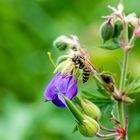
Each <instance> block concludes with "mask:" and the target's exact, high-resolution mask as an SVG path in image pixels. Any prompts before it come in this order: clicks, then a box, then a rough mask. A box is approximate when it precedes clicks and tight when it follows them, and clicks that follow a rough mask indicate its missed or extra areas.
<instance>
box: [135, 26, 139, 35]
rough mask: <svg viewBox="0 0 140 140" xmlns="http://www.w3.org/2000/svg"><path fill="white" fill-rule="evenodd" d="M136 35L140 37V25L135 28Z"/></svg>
mask: <svg viewBox="0 0 140 140" xmlns="http://www.w3.org/2000/svg"><path fill="white" fill-rule="evenodd" d="M135 36H136V37H140V26H139V27H137V28H136V29H135Z"/></svg>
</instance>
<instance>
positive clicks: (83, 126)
mask: <svg viewBox="0 0 140 140" xmlns="http://www.w3.org/2000/svg"><path fill="white" fill-rule="evenodd" d="M77 127H78V130H79V132H80V133H81V134H82V135H83V136H86V137H94V136H95V135H96V134H97V132H98V131H99V130H100V127H99V124H98V123H97V122H96V121H95V120H94V119H92V118H90V117H88V116H85V119H84V120H83V122H82V123H78V124H77Z"/></svg>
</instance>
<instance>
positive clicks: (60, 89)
mask: <svg viewBox="0 0 140 140" xmlns="http://www.w3.org/2000/svg"><path fill="white" fill-rule="evenodd" d="M77 92H78V88H77V80H75V79H73V77H72V75H71V74H67V75H66V76H64V77H63V76H62V75H61V73H58V74H56V75H55V77H54V78H53V79H52V80H51V82H50V83H49V85H48V86H47V88H46V90H45V94H44V95H45V100H46V101H52V102H53V104H55V105H56V106H58V107H60V108H65V107H66V105H65V100H64V98H63V95H64V96H66V97H67V98H68V99H70V100H72V99H73V98H74V97H75V96H76V95H77ZM62 94H63V95H62Z"/></svg>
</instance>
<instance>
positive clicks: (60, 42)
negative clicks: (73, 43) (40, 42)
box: [53, 35, 68, 51]
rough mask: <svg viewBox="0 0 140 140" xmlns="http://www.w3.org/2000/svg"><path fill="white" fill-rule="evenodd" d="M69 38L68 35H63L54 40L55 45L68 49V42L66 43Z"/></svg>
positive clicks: (61, 48) (58, 47)
mask: <svg viewBox="0 0 140 140" xmlns="http://www.w3.org/2000/svg"><path fill="white" fill-rule="evenodd" d="M67 40H68V38H67V37H66V36H63V35H62V36H60V37H58V38H57V39H56V40H55V41H54V42H53V46H54V47H55V48H57V49H58V50H60V51H63V50H66V49H67V43H66V41H67Z"/></svg>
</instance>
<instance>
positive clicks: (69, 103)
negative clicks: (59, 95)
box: [63, 96, 84, 123]
mask: <svg viewBox="0 0 140 140" xmlns="http://www.w3.org/2000/svg"><path fill="white" fill-rule="evenodd" d="M63 97H64V99H65V102H66V104H67V107H68V109H69V110H70V112H71V113H72V114H73V116H74V117H75V119H76V121H77V122H79V123H82V122H83V120H84V115H83V114H82V113H81V112H80V111H79V109H78V108H77V107H76V105H75V104H74V103H73V102H72V101H71V100H69V99H67V98H66V97H65V96H63Z"/></svg>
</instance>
